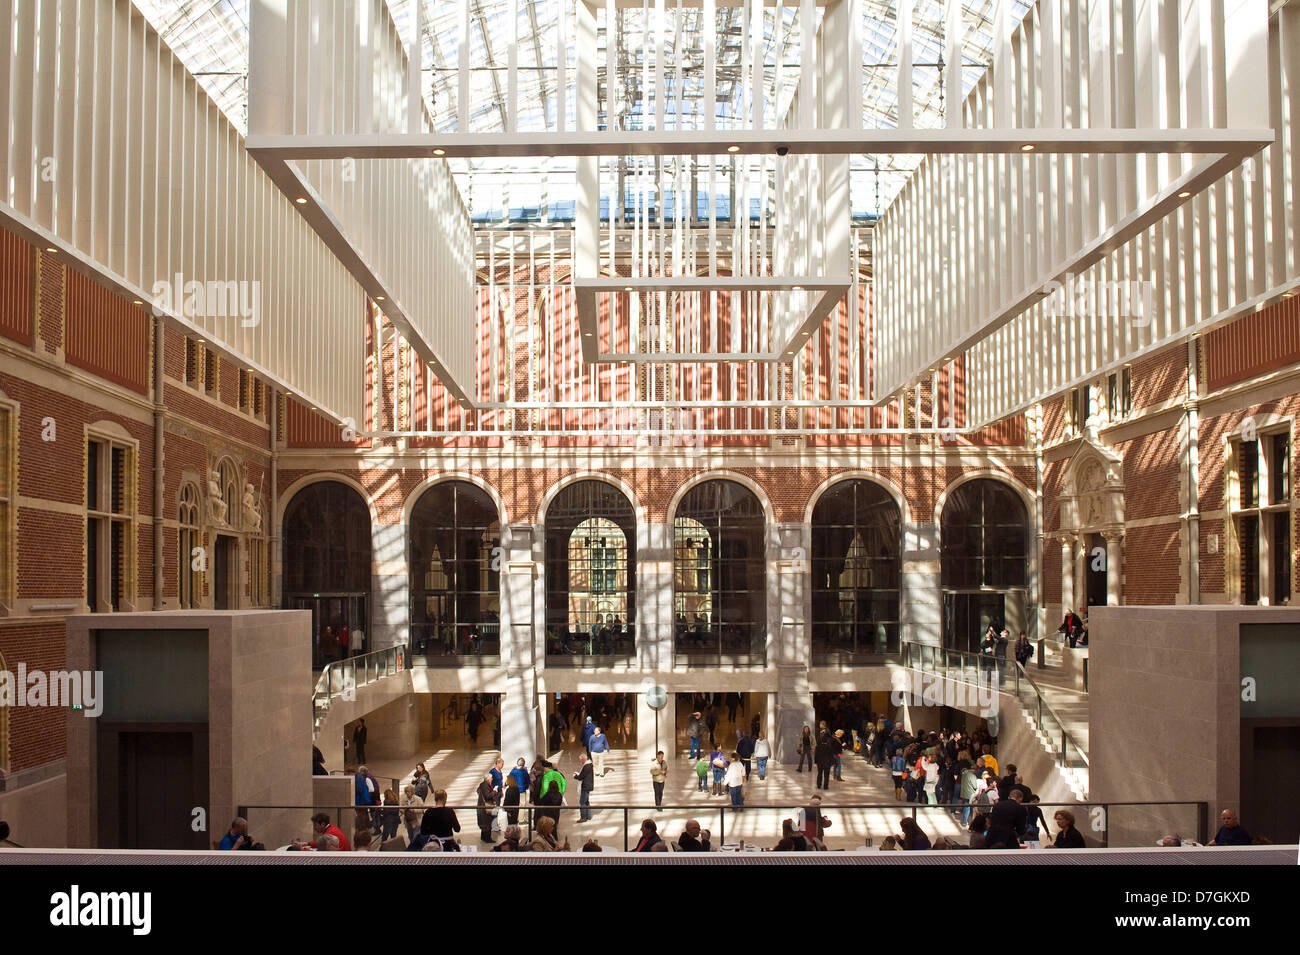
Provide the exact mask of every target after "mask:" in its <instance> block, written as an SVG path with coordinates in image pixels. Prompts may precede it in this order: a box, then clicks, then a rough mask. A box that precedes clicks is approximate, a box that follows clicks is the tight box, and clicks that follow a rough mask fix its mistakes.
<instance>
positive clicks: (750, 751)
mask: <svg viewBox="0 0 1300 955" xmlns="http://www.w3.org/2000/svg"><path fill="white" fill-rule="evenodd" d="M736 753H737V755H739V756H740V764H741V765H742V766H744V767H745V782H749V772H750V767H749V761H750V760H751V759H753V758H754V740H753V739H752V738H751V737H750V735H749V733H744V734H743V735H742V736H741V737H740V739H739V740H737V741H736Z"/></svg>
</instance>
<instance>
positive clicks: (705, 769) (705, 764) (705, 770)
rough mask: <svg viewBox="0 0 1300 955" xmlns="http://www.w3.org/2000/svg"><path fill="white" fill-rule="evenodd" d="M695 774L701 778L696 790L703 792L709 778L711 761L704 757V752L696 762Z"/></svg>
mask: <svg viewBox="0 0 1300 955" xmlns="http://www.w3.org/2000/svg"><path fill="white" fill-rule="evenodd" d="M695 775H696V776H698V777H699V780H700V785H699V786H698V787H697V788H696V790H695V791H696V792H701V793H702V792H704V788H705V781H706V780H707V779H708V778H709V761H708V760H707V759H705V758H704V754H703V753H700V756H699V759H697V760H696V762H695Z"/></svg>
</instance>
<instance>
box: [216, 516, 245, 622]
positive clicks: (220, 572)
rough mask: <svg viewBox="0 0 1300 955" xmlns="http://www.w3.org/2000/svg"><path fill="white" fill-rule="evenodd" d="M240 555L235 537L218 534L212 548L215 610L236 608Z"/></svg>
mask: <svg viewBox="0 0 1300 955" xmlns="http://www.w3.org/2000/svg"><path fill="white" fill-rule="evenodd" d="M238 553H239V542H238V541H237V540H235V538H233V537H227V536H226V535H225V534H218V535H217V540H216V543H215V545H214V546H213V548H212V608H213V609H214V610H233V609H234V608H235V604H236V601H235V594H234V583H235V581H236V580H238V579H239V575H238V574H237V573H235V555H237V554H238Z"/></svg>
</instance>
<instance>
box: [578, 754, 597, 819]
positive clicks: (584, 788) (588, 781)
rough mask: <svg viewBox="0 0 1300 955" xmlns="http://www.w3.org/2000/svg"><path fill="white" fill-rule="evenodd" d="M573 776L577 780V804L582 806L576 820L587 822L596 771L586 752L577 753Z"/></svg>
mask: <svg viewBox="0 0 1300 955" xmlns="http://www.w3.org/2000/svg"><path fill="white" fill-rule="evenodd" d="M573 778H574V779H576V780H577V781H578V805H579V806H581V807H582V808H581V809H579V810H578V821H579V822H589V821H590V820H591V791H592V790H593V789H595V788H596V771H595V770H594V769H593V768H592V765H591V761H590V760H589V759H587V754H586V753H579V754H578V771H577V772H576V773H574V774H573Z"/></svg>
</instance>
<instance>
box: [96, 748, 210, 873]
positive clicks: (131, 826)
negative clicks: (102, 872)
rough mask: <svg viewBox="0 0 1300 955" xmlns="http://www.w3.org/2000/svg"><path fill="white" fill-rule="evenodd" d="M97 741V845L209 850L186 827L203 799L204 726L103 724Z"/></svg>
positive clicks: (202, 836)
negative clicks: (194, 808) (146, 727)
mask: <svg viewBox="0 0 1300 955" xmlns="http://www.w3.org/2000/svg"><path fill="white" fill-rule="evenodd" d="M139 725H140V724H136V726H139ZM98 740H99V757H100V758H99V779H98V781H97V782H98V789H99V807H100V813H99V818H100V824H99V825H100V831H99V840H98V841H99V845H100V847H101V848H105V849H207V848H210V846H209V845H208V844H207V841H206V839H207V835H206V833H204V832H195V831H194V830H193V829H192V828H191V825H190V824H191V822H192V820H193V818H194V816H193V812H192V810H193V807H194V806H196V805H203V804H204V803H205V802H206V801H207V798H208V796H207V793H208V743H207V728H206V726H204V727H201V728H200V727H192V726H191V727H177V728H174V729H162V728H152V727H151V728H148V729H145V728H143V727H141V728H139V729H136V728H131V727H129V726H127V725H122V724H119V725H118V726H111V725H105V726H100V727H99V735H98ZM209 821H210V822H212V821H211V820H209ZM217 825H224V822H220V823H217ZM209 828H211V826H210V827H209Z"/></svg>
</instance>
